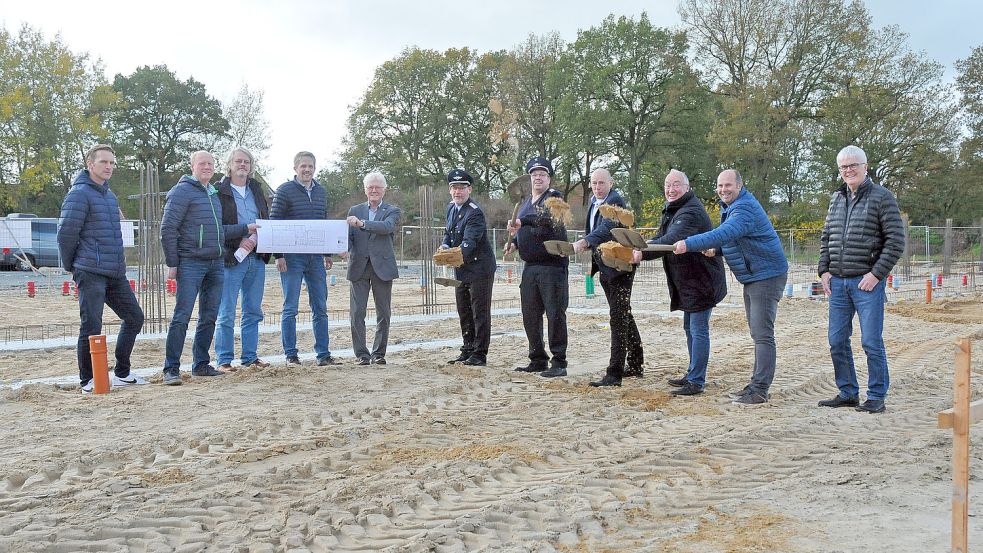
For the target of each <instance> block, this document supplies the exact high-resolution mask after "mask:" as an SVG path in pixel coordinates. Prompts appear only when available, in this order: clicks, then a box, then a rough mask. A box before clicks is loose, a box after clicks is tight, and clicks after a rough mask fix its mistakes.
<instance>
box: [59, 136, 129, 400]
mask: <svg viewBox="0 0 983 553" xmlns="http://www.w3.org/2000/svg"><path fill="white" fill-rule="evenodd" d="M85 166H86V168H85V169H83V170H82V171H79V174H78V175H77V176H76V177H75V181H74V182H73V183H72V188H71V189H70V190H69V191H68V195H67V196H65V201H64V202H63V203H62V206H61V218H60V219H59V221H58V251H59V253H60V254H61V262H62V266H63V267H64V269H65V270H66V271H68V272H70V273H72V280H74V281H75V284H76V286H77V287H78V297H79V318H80V319H81V325H80V327H79V339H78V347H77V348H76V351H77V352H78V364H79V387H80V388H81V390H82V393H83V394H89V393H92V358H91V356H90V354H89V336H95V335H98V334H101V333H102V312H103V305H108V306H109V308H110V309H112V310H113V312H114V313H116V315H117V316H119V318H120V319H121V320H122V321H123V323H122V324H121V325H120V327H119V336H118V337H117V338H116V352H115V355H116V367H115V369H114V371H113V378H112V382H111V384H112V386H113V387H114V388H117V387H121V386H130V385H133V384H146V383H147V381H146V380H144V379H143V378H140V377H139V376H136V375H133V374H130V354H131V353H132V352H133V344H134V343H135V342H136V337H137V334H139V333H140V329H141V328H143V310H142V309H140V304H139V303H138V302H137V298H136V296H135V295H134V294H133V290H132V289H131V288H130V285H129V283H128V282H127V281H126V260H125V257H124V255H123V234H122V231H121V229H120V226H119V218H120V217H119V213H120V211H119V202H118V201H117V200H116V194H113V191H112V190H110V189H109V179H110V178H111V177H112V176H113V170H114V169H115V167H116V154H115V152H113V149H112V148H111V147H109V146H107V145H106V144H96V145H95V146H93V147H92V148H89V151H88V152H86V154H85Z"/></svg>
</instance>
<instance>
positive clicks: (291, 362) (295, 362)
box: [287, 355, 304, 367]
mask: <svg viewBox="0 0 983 553" xmlns="http://www.w3.org/2000/svg"><path fill="white" fill-rule="evenodd" d="M303 365H304V364H303V363H301V362H300V358H299V357H297V356H296V355H295V356H293V357H287V366H288V367H290V366H296V367H302V366H303Z"/></svg>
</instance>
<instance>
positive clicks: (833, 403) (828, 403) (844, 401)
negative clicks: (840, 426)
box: [819, 394, 860, 407]
mask: <svg viewBox="0 0 983 553" xmlns="http://www.w3.org/2000/svg"><path fill="white" fill-rule="evenodd" d="M859 404H860V398H856V397H843V396H841V395H840V394H836V397H834V398H833V399H824V400H822V401H820V402H819V406H820V407H856V406H857V405H859Z"/></svg>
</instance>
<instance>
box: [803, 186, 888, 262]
mask: <svg viewBox="0 0 983 553" xmlns="http://www.w3.org/2000/svg"><path fill="white" fill-rule="evenodd" d="M848 194H849V189H848V188H847V185H846V184H844V185H843V186H842V187H840V189H839V190H837V191H836V192H834V193H833V197H832V198H831V199H830V202H829V213H827V215H826V224H825V225H824V226H823V234H822V237H821V239H820V244H819V274H820V275H822V274H823V273H825V272H827V271H829V272H830V273H832V274H833V275H834V276H838V277H843V278H849V277H855V276H860V275H864V274H867V273H873V274H874V276H875V277H877V278H878V279H881V280H883V279H884V278H885V277H887V275H888V274H889V273H890V272H891V269H893V268H894V265H895V264H896V263H897V262H898V258H900V257H901V255H902V254H903V253H904V245H905V244H904V224H903V223H902V221H901V211H900V210H899V209H898V202H897V200H895V199H894V194H892V193H891V191H890V190H888V189H887V188H884V187H883V186H881V185H879V184H877V183H875V182H874V181H873V180H871V179H870V177H867V180H866V181H864V182H863V184H861V185H860V186H858V187H857V197H856V203H855V204H854V206H853V209H851V210H850V216H849V219H847V202H848V201H849V196H848Z"/></svg>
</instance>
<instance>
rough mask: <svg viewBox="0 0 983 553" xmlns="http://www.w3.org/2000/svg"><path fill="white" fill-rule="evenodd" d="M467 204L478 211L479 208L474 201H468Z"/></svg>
mask: <svg viewBox="0 0 983 553" xmlns="http://www.w3.org/2000/svg"><path fill="white" fill-rule="evenodd" d="M468 205H469V206H471V209H477V210H478V211H481V208H480V207H478V204H476V203H474V202H468Z"/></svg>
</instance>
